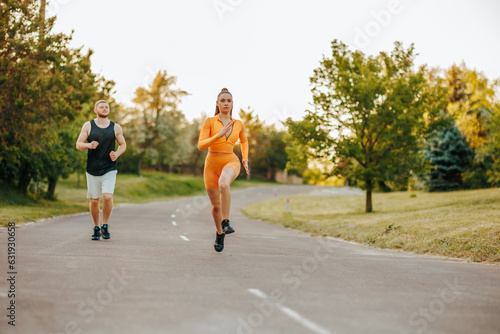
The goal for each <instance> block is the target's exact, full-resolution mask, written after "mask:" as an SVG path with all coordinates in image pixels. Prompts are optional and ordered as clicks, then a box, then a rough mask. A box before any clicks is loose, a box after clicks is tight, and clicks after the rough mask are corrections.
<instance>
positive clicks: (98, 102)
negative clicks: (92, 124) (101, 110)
mask: <svg viewBox="0 0 500 334" xmlns="http://www.w3.org/2000/svg"><path fill="white" fill-rule="evenodd" d="M101 103H106V104H107V105H108V107H109V103H108V101H106V100H99V101H97V102H96V103H95V104H94V109H97V106H98V105H99V104H101Z"/></svg>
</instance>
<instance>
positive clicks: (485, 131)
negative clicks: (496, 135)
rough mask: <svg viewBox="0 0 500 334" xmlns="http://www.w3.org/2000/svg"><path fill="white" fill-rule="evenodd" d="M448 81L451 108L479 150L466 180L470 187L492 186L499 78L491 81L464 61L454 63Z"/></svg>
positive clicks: (456, 119)
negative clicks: (492, 124)
mask: <svg viewBox="0 0 500 334" xmlns="http://www.w3.org/2000/svg"><path fill="white" fill-rule="evenodd" d="M446 84H447V88H448V90H449V96H450V101H449V104H448V106H447V111H448V112H449V113H450V115H451V116H453V118H454V119H455V124H456V125H457V127H458V129H459V130H460V132H461V133H462V134H463V135H465V136H466V138H467V141H468V142H469V144H470V146H471V147H472V148H473V149H474V150H475V157H474V160H473V163H472V165H471V167H470V168H469V169H468V170H467V171H466V172H465V173H464V175H463V178H464V182H465V183H466V185H467V187H469V188H484V187H489V186H491V182H490V178H489V174H490V172H489V171H490V170H491V169H492V168H493V164H494V161H493V157H492V155H491V153H492V152H491V150H489V149H488V147H489V146H491V145H490V141H491V140H492V138H493V137H492V135H493V133H491V132H490V126H489V123H490V118H491V117H492V115H493V113H494V107H495V104H496V103H497V102H496V101H497V97H496V89H497V88H498V85H499V81H498V80H489V79H488V78H487V77H486V76H485V75H484V74H483V73H480V72H477V71H476V70H470V69H468V68H467V66H466V65H465V63H462V64H461V65H460V66H457V65H453V66H451V68H450V69H449V70H448V71H447V72H446Z"/></svg>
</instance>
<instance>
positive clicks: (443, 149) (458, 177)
mask: <svg viewBox="0 0 500 334" xmlns="http://www.w3.org/2000/svg"><path fill="white" fill-rule="evenodd" d="M425 155H426V157H427V159H428V160H429V161H430V165H431V172H430V175H429V177H428V179H427V184H428V188H429V191H448V190H457V189H461V188H463V181H462V175H463V173H464V172H465V171H466V170H467V168H468V167H469V166H470V164H471V162H472V159H473V158H474V152H473V150H472V149H471V148H470V147H469V144H468V143H467V141H466V139H465V137H464V136H463V135H462V134H461V133H460V131H459V130H458V128H457V127H456V126H455V125H452V126H450V127H449V128H447V129H444V130H442V131H440V132H438V133H437V134H436V136H435V137H433V138H432V139H431V140H430V141H429V142H428V144H427V148H426V151H425Z"/></svg>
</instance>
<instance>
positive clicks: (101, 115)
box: [97, 112, 109, 118]
mask: <svg viewBox="0 0 500 334" xmlns="http://www.w3.org/2000/svg"><path fill="white" fill-rule="evenodd" d="M97 116H99V117H100V118H108V116H109V115H103V114H101V113H100V112H97Z"/></svg>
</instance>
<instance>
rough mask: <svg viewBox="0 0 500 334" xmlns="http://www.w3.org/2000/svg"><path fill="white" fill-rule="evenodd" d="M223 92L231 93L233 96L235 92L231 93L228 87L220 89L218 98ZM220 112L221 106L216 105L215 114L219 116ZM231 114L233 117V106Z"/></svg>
mask: <svg viewBox="0 0 500 334" xmlns="http://www.w3.org/2000/svg"><path fill="white" fill-rule="evenodd" d="M221 94H229V95H231V97H233V94H231V93H229V91H228V90H227V88H222V90H221V91H220V93H219V95H217V100H219V96H221ZM218 114H220V110H219V106H217V105H216V106H215V115H214V116H217V115H218ZM230 115H231V117H233V109H232V108H231V112H230Z"/></svg>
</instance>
